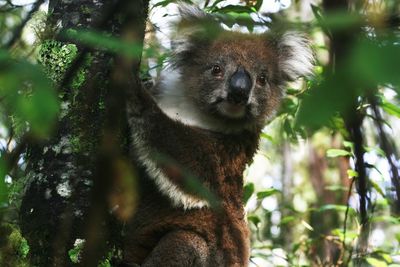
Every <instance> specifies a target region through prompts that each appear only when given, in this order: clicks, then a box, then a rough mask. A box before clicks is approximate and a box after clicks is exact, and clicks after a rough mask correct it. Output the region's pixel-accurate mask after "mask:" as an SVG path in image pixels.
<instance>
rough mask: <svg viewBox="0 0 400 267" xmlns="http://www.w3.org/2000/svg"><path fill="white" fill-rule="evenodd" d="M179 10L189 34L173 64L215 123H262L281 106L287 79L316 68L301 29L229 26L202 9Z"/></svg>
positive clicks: (236, 125)
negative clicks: (231, 28) (232, 28)
mask: <svg viewBox="0 0 400 267" xmlns="http://www.w3.org/2000/svg"><path fill="white" fill-rule="evenodd" d="M180 9H181V15H182V21H181V22H180V24H179V26H180V32H181V34H182V32H183V36H184V39H182V41H181V42H180V43H179V44H178V45H177V47H176V52H175V56H174V61H173V63H174V64H173V66H174V67H175V68H176V69H178V70H179V72H180V83H182V86H181V88H182V90H183V91H184V92H182V93H183V94H185V95H186V97H187V99H190V100H191V101H192V102H193V104H194V105H195V107H194V108H195V109H198V110H200V111H201V113H202V114H203V115H204V116H207V117H208V118H209V119H210V121H212V122H213V123H214V124H220V125H222V127H228V128H233V129H240V128H244V127H249V126H262V125H263V123H264V122H265V119H266V118H267V117H268V116H270V115H271V114H273V112H274V111H275V110H276V109H277V107H278V105H279V102H280V99H281V97H282V94H283V87H284V85H285V83H286V82H287V81H292V80H294V79H296V78H298V77H299V76H304V75H309V74H311V72H312V66H313V64H312V63H313V55H312V51H311V49H310V47H309V44H308V42H307V39H306V38H304V37H303V36H301V35H299V34H297V33H294V32H287V33H283V34H275V33H272V32H267V33H265V34H245V33H239V32H232V31H226V30H223V29H222V28H221V26H220V25H219V23H218V22H217V21H215V20H214V18H213V17H212V16H210V15H207V14H205V13H204V12H202V11H201V10H199V9H197V8H194V7H192V6H187V5H183V6H181V8H180ZM209 128H213V127H209Z"/></svg>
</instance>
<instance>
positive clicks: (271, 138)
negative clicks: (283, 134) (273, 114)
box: [260, 132, 275, 143]
mask: <svg viewBox="0 0 400 267" xmlns="http://www.w3.org/2000/svg"><path fill="white" fill-rule="evenodd" d="M260 136H261V138H264V139H266V140H268V141H270V142H272V143H275V140H274V138H273V137H272V136H271V135H269V134H266V133H264V132H262V133H261V134H260Z"/></svg>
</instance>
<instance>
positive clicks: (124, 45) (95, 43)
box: [63, 29, 142, 58]
mask: <svg viewBox="0 0 400 267" xmlns="http://www.w3.org/2000/svg"><path fill="white" fill-rule="evenodd" d="M63 35H64V36H65V37H66V38H68V39H72V40H74V41H77V42H79V43H81V44H84V45H87V46H90V47H93V48H96V49H100V50H105V51H108V52H112V53H116V54H120V55H124V56H126V57H128V58H140V56H141V55H142V45H140V44H139V43H136V42H134V41H126V40H122V39H121V38H117V37H114V36H110V35H107V34H105V33H101V32H95V31H93V30H74V29H68V30H67V31H65V32H63Z"/></svg>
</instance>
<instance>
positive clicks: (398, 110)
mask: <svg viewBox="0 0 400 267" xmlns="http://www.w3.org/2000/svg"><path fill="white" fill-rule="evenodd" d="M380 106H381V107H382V108H383V110H384V111H386V112H387V113H388V114H390V115H393V116H396V117H398V118H400V107H399V106H397V105H394V104H392V103H390V102H387V101H384V102H382V103H381V105H380Z"/></svg>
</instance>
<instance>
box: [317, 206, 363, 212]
mask: <svg viewBox="0 0 400 267" xmlns="http://www.w3.org/2000/svg"><path fill="white" fill-rule="evenodd" d="M328 210H335V211H340V212H346V210H347V206H346V205H336V204H327V205H323V206H321V207H320V208H319V209H318V211H321V212H322V211H328ZM349 213H351V214H356V211H355V210H354V209H353V208H352V207H349Z"/></svg>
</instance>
